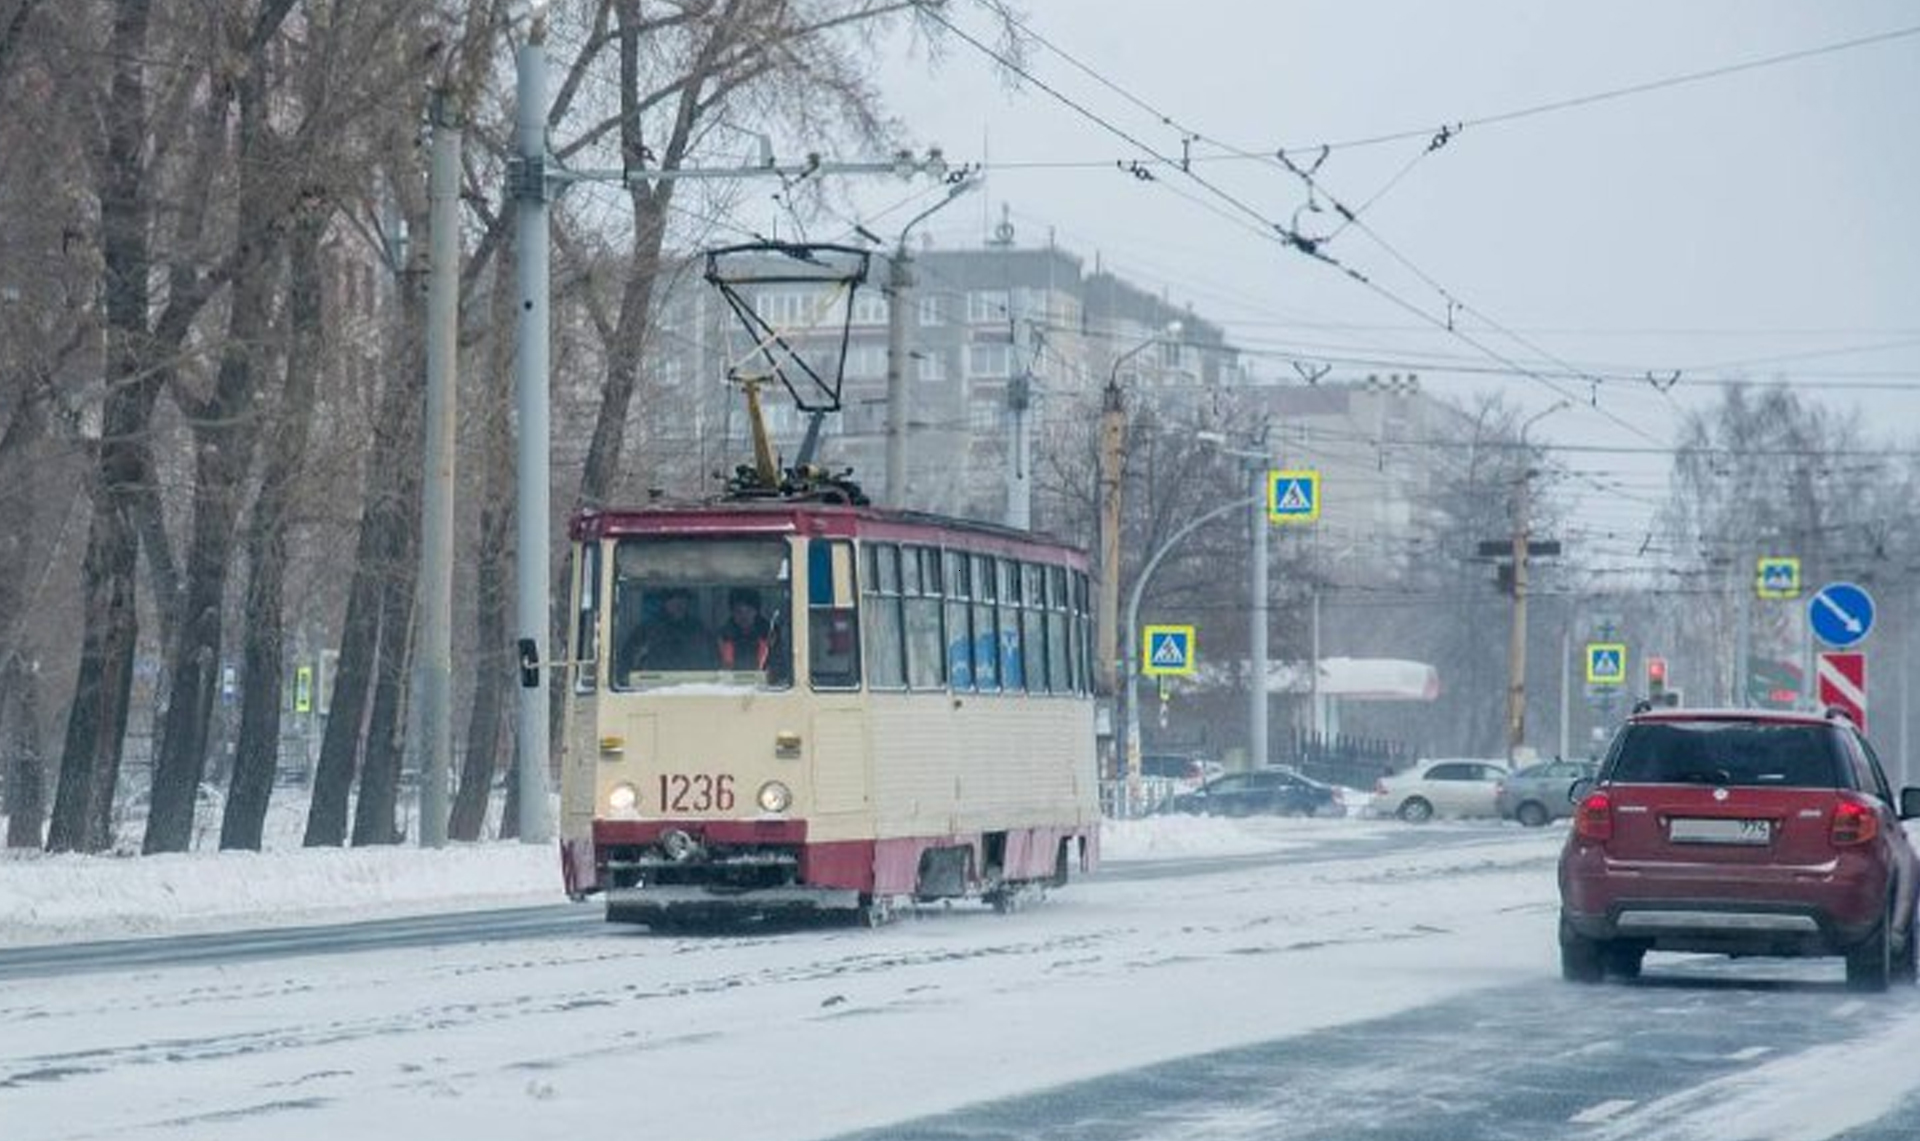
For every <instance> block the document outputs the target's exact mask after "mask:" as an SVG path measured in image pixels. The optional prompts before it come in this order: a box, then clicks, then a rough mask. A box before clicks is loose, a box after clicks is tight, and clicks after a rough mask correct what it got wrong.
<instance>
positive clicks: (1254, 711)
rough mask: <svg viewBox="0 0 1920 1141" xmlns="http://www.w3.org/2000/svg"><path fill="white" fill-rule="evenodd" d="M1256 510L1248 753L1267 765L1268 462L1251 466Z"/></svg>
mask: <svg viewBox="0 0 1920 1141" xmlns="http://www.w3.org/2000/svg"><path fill="white" fill-rule="evenodd" d="M1249 472H1250V474H1251V476H1252V482H1251V484H1250V485H1249V486H1250V489H1251V492H1252V498H1253V500H1254V504H1253V514H1252V515H1250V516H1248V519H1247V526H1248V528H1249V529H1250V532H1251V533H1250V535H1249V536H1248V537H1249V538H1250V539H1251V540H1252V544H1253V596H1252V598H1250V599H1248V605H1247V634H1248V638H1249V644H1250V647H1251V653H1250V654H1249V655H1248V657H1249V660H1250V663H1251V664H1250V667H1249V670H1248V672H1249V674H1250V675H1251V676H1249V677H1248V679H1247V754H1248V764H1249V765H1250V766H1251V767H1253V768H1256V769H1258V768H1263V767H1265V766H1266V764H1267V763H1268V761H1269V759H1270V755H1269V754H1268V752H1267V511H1266V495H1265V489H1266V483H1267V471H1266V468H1265V467H1264V466H1256V467H1253V468H1250V469H1249Z"/></svg>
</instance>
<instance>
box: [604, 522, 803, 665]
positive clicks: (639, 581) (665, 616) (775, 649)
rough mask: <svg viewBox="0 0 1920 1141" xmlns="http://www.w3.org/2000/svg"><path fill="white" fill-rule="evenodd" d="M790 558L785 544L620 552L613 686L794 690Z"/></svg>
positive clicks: (718, 543) (649, 543) (644, 543)
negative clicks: (699, 685) (702, 685)
mask: <svg viewBox="0 0 1920 1141" xmlns="http://www.w3.org/2000/svg"><path fill="white" fill-rule="evenodd" d="M788 559H789V550H788V547H787V542H786V540H785V539H777V538H753V539H731V538H714V539H681V538H653V537H648V538H634V539H625V540H622V541H621V543H620V545H619V546H618V547H617V548H615V550H614V554H613V571H614V586H613V609H612V615H611V619H612V622H611V627H610V628H611V631H612V635H613V641H612V643H611V644H612V645H613V646H614V647H616V651H615V654H614V659H613V668H612V673H611V675H610V682H609V684H610V685H611V686H612V688H614V689H616V690H633V689H657V688H662V687H667V686H683V685H688V684H696V683H708V684H711V683H719V684H722V685H730V686H753V687H757V688H772V689H782V688H785V687H786V686H787V685H789V684H791V681H792V677H793V649H792V639H791V638H790V637H788V636H787V634H788V630H789V628H790V626H791V622H790V620H789V595H790V587H791V582H790V579H791V577H792V576H791V574H790V573H789V568H790V563H789V561H788Z"/></svg>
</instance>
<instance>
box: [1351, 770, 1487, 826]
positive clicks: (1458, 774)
mask: <svg viewBox="0 0 1920 1141" xmlns="http://www.w3.org/2000/svg"><path fill="white" fill-rule="evenodd" d="M1510 775H1512V774H1511V773H1510V772H1509V771H1508V769H1507V766H1506V764H1505V763H1504V762H1502V761H1494V760H1484V759H1480V758H1475V757H1468V758H1461V757H1445V758H1441V759H1438V760H1430V761H1419V762H1417V763H1415V764H1414V766H1413V767H1412V768H1409V769H1406V770H1403V771H1401V772H1397V773H1394V774H1392V775H1390V776H1383V777H1381V778H1380V779H1379V780H1377V781H1375V782H1374V785H1373V798H1372V800H1370V801H1369V802H1368V808H1369V809H1370V810H1371V811H1372V813H1373V815H1375V816H1398V817H1399V818H1400V819H1402V820H1405V821H1408V822H1410V823H1415V824H1418V823H1422V822H1424V821H1427V820H1431V819H1433V818H1434V817H1435V816H1493V815H1496V810H1495V808H1494V803H1493V798H1494V793H1495V792H1496V791H1497V790H1498V788H1499V785H1500V782H1501V781H1502V780H1504V779H1506V778H1507V777H1508V776H1510Z"/></svg>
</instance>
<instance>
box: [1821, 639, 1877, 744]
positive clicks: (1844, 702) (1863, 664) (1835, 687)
mask: <svg viewBox="0 0 1920 1141" xmlns="http://www.w3.org/2000/svg"><path fill="white" fill-rule="evenodd" d="M1814 686H1815V688H1814V692H1815V693H1816V694H1818V695H1819V699H1820V708H1822V709H1826V708H1829V707H1835V708H1838V709H1840V710H1841V711H1842V712H1844V713H1845V714H1846V715H1847V716H1848V717H1851V718H1853V723H1854V724H1855V725H1858V726H1859V727H1860V731H1861V732H1862V733H1864V732H1866V731H1867V655H1865V654H1862V653H1847V654H1841V653H1832V652H1827V653H1822V654H1821V655H1820V661H1819V663H1818V665H1817V666H1816V668H1815V670H1814Z"/></svg>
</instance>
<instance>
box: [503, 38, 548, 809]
mask: <svg viewBox="0 0 1920 1141" xmlns="http://www.w3.org/2000/svg"><path fill="white" fill-rule="evenodd" d="M546 40H547V27H546V20H545V18H544V17H536V18H535V19H534V21H533V23H532V25H531V27H530V28H529V29H528V34H527V42H526V43H524V44H522V45H521V46H520V51H519V57H518V60H517V63H518V73H519V74H518V84H519V86H518V90H517V92H516V93H515V98H516V101H517V119H518V141H519V152H520V162H521V172H520V177H519V178H518V180H517V186H516V197H517V202H516V203H515V208H514V240H515V241H516V243H517V246H516V249H517V252H518V262H517V264H516V266H515V282H514V284H515V287H516V288H517V290H518V292H519V294H520V305H519V310H518V313H517V314H516V319H515V328H514V344H515V347H516V349H517V352H516V354H515V357H514V371H513V381H514V393H515V402H516V403H517V405H518V407H519V414H520V438H519V446H518V450H517V454H516V457H515V461H516V472H517V477H518V478H517V482H518V487H519V494H518V500H517V503H516V509H517V512H518V518H519V523H518V528H517V535H516V541H517V545H518V549H517V550H516V552H515V564H516V571H517V576H516V577H517V578H518V582H519V591H518V598H517V601H516V605H515V607H514V617H515V621H516V624H517V625H518V626H519V629H520V636H521V637H522V638H531V639H532V640H533V644H534V646H535V647H537V648H538V649H539V650H540V660H541V661H542V662H543V663H551V662H552V661H553V659H554V658H555V656H556V655H555V654H554V653H553V652H552V650H551V648H550V647H549V646H548V644H547V643H548V632H549V629H550V626H551V619H550V618H549V616H548V608H547V598H548V594H549V589H548V582H547V576H548V562H547V544H548V542H549V541H550V538H549V531H550V528H549V526H548V511H549V507H548V498H549V490H548V485H549V482H550V480H551V479H552V468H551V460H550V456H549V452H550V448H551V441H550V440H549V438H548V435H549V427H548V412H549V409H548V402H549V395H550V394H549V392H548V377H547V368H548V364H547V338H548V336H549V332H550V330H549V322H550V320H551V318H550V316H549V304H550V297H549V290H550V288H551V281H550V276H549V269H548V257H547V239H548V230H547V179H546V157H547V49H546ZM548 678H549V671H548V670H544V669H543V670H540V671H538V680H537V682H536V684H534V685H532V686H523V687H522V688H521V690H520V710H519V725H518V734H517V744H518V759H519V769H520V779H519V790H520V839H521V841H522V842H523V843H528V844H534V843H545V842H546V841H547V840H548V839H549V838H550V837H549V833H548V821H547V782H548V772H547V766H548V759H547V732H548V730H547V682H548Z"/></svg>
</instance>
